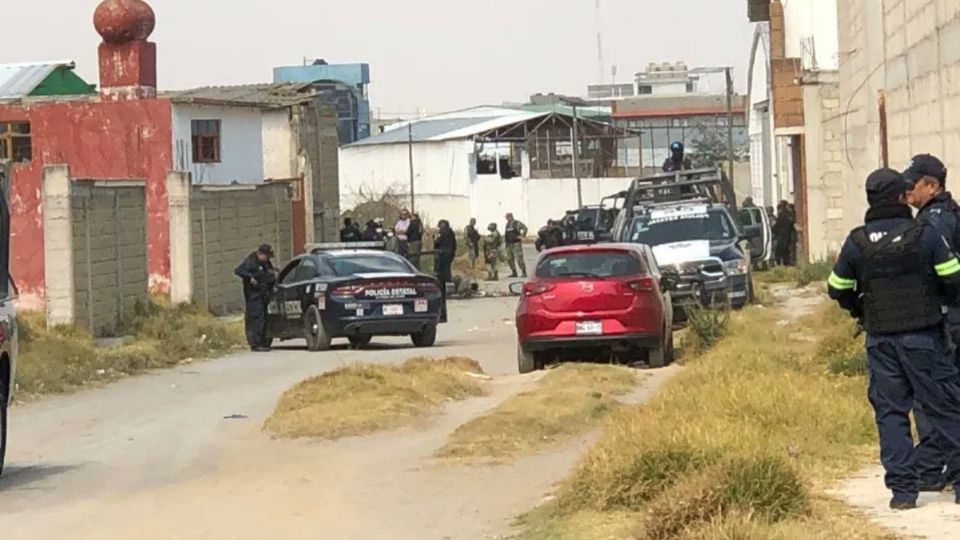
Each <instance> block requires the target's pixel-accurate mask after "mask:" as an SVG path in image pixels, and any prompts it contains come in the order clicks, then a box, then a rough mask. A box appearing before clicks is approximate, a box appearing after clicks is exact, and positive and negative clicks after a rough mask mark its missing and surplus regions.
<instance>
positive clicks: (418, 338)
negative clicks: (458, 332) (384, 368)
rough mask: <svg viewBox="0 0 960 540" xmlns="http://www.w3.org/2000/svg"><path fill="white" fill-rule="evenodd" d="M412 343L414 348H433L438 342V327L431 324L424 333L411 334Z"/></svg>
mask: <svg viewBox="0 0 960 540" xmlns="http://www.w3.org/2000/svg"><path fill="white" fill-rule="evenodd" d="M410 341H413V346H414V347H433V345H434V343H436V342H437V325H435V324H431V325H428V326H427V327H426V328H424V329H423V332H418V333H416V334H410Z"/></svg>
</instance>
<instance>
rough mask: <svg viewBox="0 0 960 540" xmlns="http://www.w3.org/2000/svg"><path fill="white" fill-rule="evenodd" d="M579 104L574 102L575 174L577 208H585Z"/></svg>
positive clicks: (573, 141)
mask: <svg viewBox="0 0 960 540" xmlns="http://www.w3.org/2000/svg"><path fill="white" fill-rule="evenodd" d="M577 123H578V122H577V104H576V103H574V104H573V140H572V141H570V142H572V143H573V176H574V178H576V179H577V208H578V209H580V208H583V186H582V185H581V183H580V133H579V131H578V128H577Z"/></svg>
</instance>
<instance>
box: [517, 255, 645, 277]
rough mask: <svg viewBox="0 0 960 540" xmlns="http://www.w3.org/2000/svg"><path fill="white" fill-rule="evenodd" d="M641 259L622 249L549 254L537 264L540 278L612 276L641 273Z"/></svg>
mask: <svg viewBox="0 0 960 540" xmlns="http://www.w3.org/2000/svg"><path fill="white" fill-rule="evenodd" d="M641 271H642V269H641V267H640V261H639V260H638V259H637V258H636V257H634V256H633V255H631V254H630V253H625V252H622V251H595V252H582V253H560V254H557V255H548V256H547V257H545V258H544V259H543V260H542V261H540V264H538V265H537V271H536V272H537V277H538V278H547V279H549V278H564V277H592V278H611V277H624V276H633V275H636V274H639V273H640V272H641Z"/></svg>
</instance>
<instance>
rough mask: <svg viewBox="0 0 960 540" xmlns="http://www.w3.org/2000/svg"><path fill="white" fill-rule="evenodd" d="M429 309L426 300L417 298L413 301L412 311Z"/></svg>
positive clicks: (419, 311) (424, 311)
mask: <svg viewBox="0 0 960 540" xmlns="http://www.w3.org/2000/svg"><path fill="white" fill-rule="evenodd" d="M428 309H430V304H429V303H427V301H426V300H417V301H415V302H414V303H413V311H415V312H416V313H426V312H427V310H428Z"/></svg>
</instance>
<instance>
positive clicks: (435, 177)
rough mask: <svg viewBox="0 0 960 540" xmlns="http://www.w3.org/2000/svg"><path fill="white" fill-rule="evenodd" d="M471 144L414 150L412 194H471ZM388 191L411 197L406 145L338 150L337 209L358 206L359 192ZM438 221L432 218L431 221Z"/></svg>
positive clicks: (419, 146)
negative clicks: (338, 182) (338, 200)
mask: <svg viewBox="0 0 960 540" xmlns="http://www.w3.org/2000/svg"><path fill="white" fill-rule="evenodd" d="M473 151H474V146H473V142H472V141H468V140H455V141H444V142H419V143H416V144H414V146H413V169H414V191H415V194H416V197H417V199H418V200H419V199H420V198H421V196H424V197H426V196H458V197H468V196H469V194H470V179H471V175H473V174H475V173H474V170H475V168H476V166H475V164H474V163H473ZM387 190H392V191H394V192H395V193H400V194H409V193H410V165H409V158H408V150H407V145H406V144H378V145H362V144H361V145H351V146H345V147H343V148H341V149H340V208H342V209H349V208H353V207H354V206H356V205H357V202H358V201H359V200H361V199H360V193H361V191H362V192H363V193H364V194H367V195H369V194H371V193H372V194H375V195H381V194H383V193H385V192H386V191H387ZM435 218H437V219H439V217H438V216H432V215H431V219H435Z"/></svg>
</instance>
